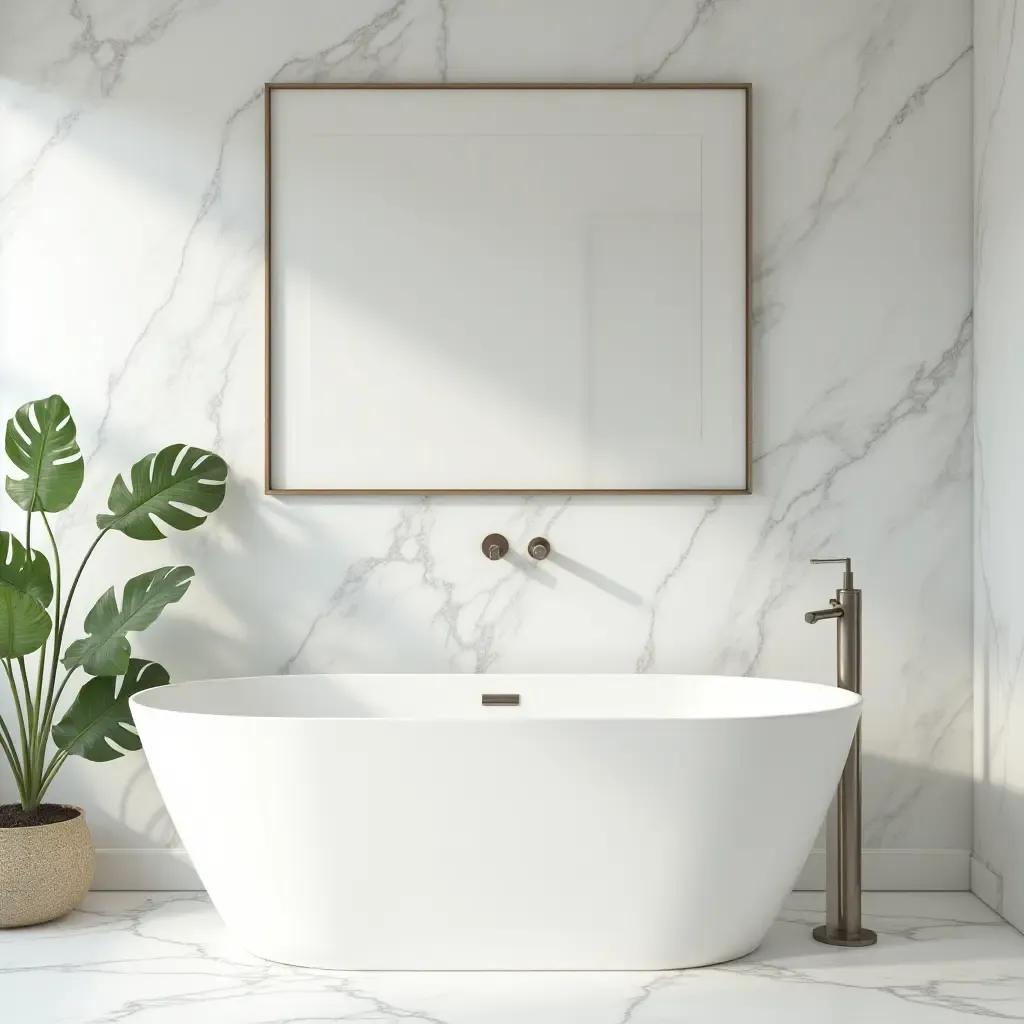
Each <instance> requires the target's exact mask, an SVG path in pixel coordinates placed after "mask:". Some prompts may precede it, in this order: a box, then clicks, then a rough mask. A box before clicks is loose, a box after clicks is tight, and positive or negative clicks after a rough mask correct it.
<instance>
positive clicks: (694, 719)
mask: <svg viewBox="0 0 1024 1024" xmlns="http://www.w3.org/2000/svg"><path fill="white" fill-rule="evenodd" d="M417 676H422V677H423V678H433V677H436V679H437V680H441V679H450V678H453V677H454V678H458V679H460V680H462V679H463V678H464V679H466V680H469V679H477V680H480V688H481V689H482V690H483V689H490V690H491V691H501V690H502V681H503V680H512V679H518V680H527V679H533V678H548V677H555V678H557V677H564V678H566V679H595V680H614V681H617V682H621V681H623V680H627V679H635V678H642V679H646V680H651V679H658V678H664V679H670V680H686V679H716V680H722V681H725V682H739V683H749V682H753V681H755V680H756V682H757V683H758V684H762V683H763V684H780V685H782V686H785V687H796V688H813V689H814V690H815V691H816V694H818V695H820V691H827V692H828V694H829V697H828V698H827V702H825V703H823V704H818V705H814V706H810V707H807V708H803V709H800V710H792V709H790V710H786V711H779V712H767V713H765V712H751V713H748V714H730V715H682V714H676V715H653V714H652V715H586V714H581V715H569V714H565V715H551V714H535V715H523V714H521V713H519V712H520V711H521V709H520V708H518V707H516V708H510V709H509V710H511V711H513V712H516V714H514V715H504V714H501V712H500V711H499V712H498V713H497V714H495V715H494V716H493V717H485V716H481V715H468V714H450V715H448V714H445V715H386V714H376V715H365V714H364V715H344V714H332V715H300V714H295V715H280V714H265V715H260V714H245V713H232V712H223V711H210V710H198V709H195V708H192V709H190V708H183V707H167V706H164V705H163V703H162V702H161V700H160V698H162V697H164V696H169V695H170V692H171V691H177V692H180V691H181V690H185V689H187V690H192V689H196V690H199V689H201V688H202V687H205V686H210V685H216V684H217V683H228V684H230V683H242V682H246V681H255V680H260V681H265V680H279V681H282V682H283V681H286V680H287V681H289V682H297V681H301V680H332V679H339V678H342V679H344V678H345V677H352V678H358V679H373V680H382V681H383V680H387V679H408V678H410V677H417ZM485 679H487V680H493V681H494V685H491V686H489V687H488V686H486V685H485V684H484V683H483V680H485ZM809 692H810V690H808V693H809ZM128 703H129V705H130V706H131V707H132V708H133V709H134V708H136V707H141V708H144V709H145V710H146V711H153V712H160V713H163V714H171V715H175V716H186V717H193V718H204V719H209V718H216V719H227V720H230V721H232V722H367V723H368V722H418V723H423V724H440V723H445V724H454V723H471V724H473V725H482V724H486V725H488V726H492V725H499V724H500V725H509V724H515V725H520V726H522V725H525V724H529V723H541V722H543V723H549V722H552V723H553V722H557V723H566V724H568V723H584V722H585V723H611V722H621V723H643V722H666V723H684V722H688V723H712V722H715V723H720V722H752V721H785V720H789V719H803V718H808V717H813V716H815V715H828V714H843V713H845V712H847V711H848V710H849V709H850V708H856V709H857V710H858V713H860V712H861V711H862V705H863V703H864V698H863V695H862V694H859V693H854V692H853V691H851V690H844V689H842V688H840V687H838V686H834V685H828V684H823V683H813V682H808V681H807V680H798V679H777V678H767V677H766V678H761V677H760V676H726V675H722V676H716V675H708V674H701V675H698V674H696V673H679V672H674V673H668V672H664V673H642V674H641V673H629V672H562V673H555V672H552V673H525V672H517V673H505V674H502V673H490V674H487V675H482V676H481V675H474V674H472V673H459V672H424V673H416V672H347V673H346V672H308V673H295V674H287V673H271V674H269V675H258V676H253V675H247V676H221V677H216V678H209V679H190V680H182V681H180V682H172V683H170V684H169V685H168V686H155V687H151V688H149V689H146V690H141V691H139V692H138V693H135V694H132V696H131V697H130V698H129V701H128Z"/></svg>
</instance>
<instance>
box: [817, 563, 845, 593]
mask: <svg viewBox="0 0 1024 1024" xmlns="http://www.w3.org/2000/svg"><path fill="white" fill-rule="evenodd" d="M840 562H841V563H842V564H843V590H853V567H852V565H851V561H850V559H849V558H812V559H811V565H831V564H833V563H834V564H838V563H840Z"/></svg>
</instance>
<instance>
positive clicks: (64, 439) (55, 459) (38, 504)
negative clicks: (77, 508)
mask: <svg viewBox="0 0 1024 1024" xmlns="http://www.w3.org/2000/svg"><path fill="white" fill-rule="evenodd" d="M77 433H78V432H77V430H76V428H75V421H74V420H73V419H72V418H71V410H70V409H69V408H68V405H67V402H65V401H64V399H63V398H61V397H60V395H50V397H49V398H43V399H40V400H39V401H38V402H29V403H28V404H27V405H23V406H22V407H21V408H20V409H19V410H18V411H17V412H16V413H15V414H14V418H13V419H10V420H8V421H7V437H6V440H5V444H4V447H5V448H6V450H7V457H8V458H9V459H10V460H11V462H13V463H14V465H15V467H16V468H17V469H20V470H21V471H22V472H23V473H25V474H26V476H25V478H24V479H21V480H17V479H15V478H14V477H11V476H9V477H8V478H7V493H8V494H9V495H10V496H11V497H12V498H13V499H14V500H15V502H17V504H18V505H20V506H21V508H23V509H24V510H25V511H26V512H39V511H43V512H60V511H62V510H63V509H66V508H67V507H68V506H69V505H70V504H71V503H72V502H73V501H74V500H75V496H76V495H77V494H78V491H79V488H80V487H81V486H82V479H83V478H84V476H85V464H84V463H83V461H82V452H81V449H80V448H79V447H78V441H77V440H76V436H77Z"/></svg>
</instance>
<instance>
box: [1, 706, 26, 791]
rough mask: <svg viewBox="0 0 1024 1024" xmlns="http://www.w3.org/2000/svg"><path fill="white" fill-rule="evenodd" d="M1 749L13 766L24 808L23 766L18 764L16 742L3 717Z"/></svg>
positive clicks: (15, 781)
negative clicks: (15, 750) (15, 749)
mask: <svg viewBox="0 0 1024 1024" xmlns="http://www.w3.org/2000/svg"><path fill="white" fill-rule="evenodd" d="M0 747H3V751H4V756H5V757H6V758H7V763H8V764H9V765H10V766H11V774H12V775H13V776H14V784H15V785H16V786H17V787H18V798H19V799H20V800H21V804H22V806H24V805H25V800H26V792H25V776H24V775H23V774H22V771H21V765H20V764H18V755H17V754H16V753H15V752H14V740H13V739H12V738H11V733H10V731H9V730H8V728H7V723H6V722H5V721H4V720H3V716H2V715H0Z"/></svg>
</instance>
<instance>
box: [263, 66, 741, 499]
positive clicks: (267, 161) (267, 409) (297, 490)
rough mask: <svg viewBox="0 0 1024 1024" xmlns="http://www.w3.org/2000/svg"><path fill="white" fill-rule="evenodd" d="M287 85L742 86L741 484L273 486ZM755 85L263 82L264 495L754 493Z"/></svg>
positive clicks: (421, 87)
mask: <svg viewBox="0 0 1024 1024" xmlns="http://www.w3.org/2000/svg"><path fill="white" fill-rule="evenodd" d="M286 89H330V90H334V89H353V90H355V89H416V90H427V89H438V90H444V89H452V90H457V89H478V90H479V89H532V90H536V91H542V90H552V89H595V90H598V89H604V90H612V89H615V90H618V89H682V90H690V91H695V92H696V91H711V90H719V89H723V90H737V89H739V90H743V92H744V94H745V101H744V124H745V139H744V150H745V162H746V190H745V191H746V195H745V201H746V217H745V223H746V237H745V239H744V246H745V253H744V273H745V278H746V281H745V301H746V309H745V312H744V328H745V336H746V337H745V342H744V344H745V353H744V360H743V363H744V373H745V376H746V380H745V387H744V407H745V418H746V431H745V434H746V453H745V455H746V457H745V467H744V468H745V477H746V480H745V484H744V486H743V487H734V488H718V487H696V488H695V487H679V488H667V487H656V488H571V487H568V488H497V489H495V488H469V487H462V488H439V489H430V490H427V489H419V488H400V487H387V488H369V489H368V488H342V487H274V486H273V467H272V465H271V428H270V415H271V401H270V392H271V387H270V384H271V382H270V374H271V323H272V314H273V308H272V299H271V273H272V265H271V223H272V216H271V215H272V197H271V192H272V169H271V162H272V161H271V152H272V150H271V138H272V131H273V128H272V116H271V114H272V108H273V94H274V93H275V92H276V91H278V90H286ZM752 94H753V86H752V84H751V83H750V82H686V83H680V82H574V83H565V82H551V83H544V82H539V83H533V82H422V83H414V82H267V83H266V85H265V87H264V96H263V117H264V128H263V130H264V153H265V157H264V173H265V179H264V226H265V230H264V255H265V279H264V285H265V297H264V318H265V327H264V493H265V494H268V495H280V496H285V495H331V494H335V495H349V496H352V497H360V496H362V497H367V496H375V495H376V496H387V495H419V496H425V495H465V496H471V495H488V494H491V495H501V494H508V495H517V494H518V495H530V494H560V495H570V494H580V495H585V494H611V495H614V494H621V495H627V494H693V495H723V494H752V493H753V473H754V460H753V433H754V431H753V414H752V408H751V405H752V402H751V395H752V390H753V383H752V378H751V374H752V365H751V324H752V316H751V260H752V246H753V212H752V210H753V184H752V182H753V168H752V160H753V154H752V149H753V126H752V100H753V95H752Z"/></svg>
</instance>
